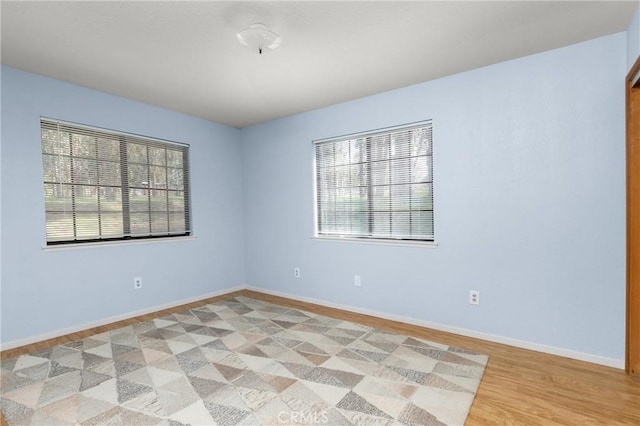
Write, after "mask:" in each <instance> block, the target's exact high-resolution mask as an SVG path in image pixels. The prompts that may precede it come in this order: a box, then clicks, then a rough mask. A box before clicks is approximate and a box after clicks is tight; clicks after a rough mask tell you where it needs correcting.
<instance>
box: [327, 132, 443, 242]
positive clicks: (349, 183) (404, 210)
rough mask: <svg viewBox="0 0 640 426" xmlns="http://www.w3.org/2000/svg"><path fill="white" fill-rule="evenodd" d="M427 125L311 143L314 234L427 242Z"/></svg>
mask: <svg viewBox="0 0 640 426" xmlns="http://www.w3.org/2000/svg"><path fill="white" fill-rule="evenodd" d="M432 139H433V138H432V125H431V122H430V121H428V122H421V123H416V124H412V125H407V126H402V127H395V128H393V129H386V130H379V131H375V132H370V133H364V134H359V135H356V136H348V137H342V138H335V139H330V140H323V141H318V142H316V143H315V166H316V209H317V211H316V219H317V222H316V233H317V235H318V236H320V237H322V236H325V237H329V236H340V237H354V238H379V239H402V240H420V241H433V240H434V231H433V174H432V170H433V166H432V163H433V161H432Z"/></svg>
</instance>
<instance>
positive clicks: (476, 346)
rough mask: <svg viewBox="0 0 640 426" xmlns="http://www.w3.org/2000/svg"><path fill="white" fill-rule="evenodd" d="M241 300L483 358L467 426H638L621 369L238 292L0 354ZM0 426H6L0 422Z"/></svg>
mask: <svg viewBox="0 0 640 426" xmlns="http://www.w3.org/2000/svg"><path fill="white" fill-rule="evenodd" d="M238 295H243V296H248V297H253V298H255V299H260V300H264V301H267V302H272V303H277V304H279V305H284V306H291V307H294V308H299V309H303V310H306V311H311V312H316V313H318V314H321V315H326V316H331V317H335V318H340V319H345V320H348V321H352V322H358V323H361V324H366V325H370V326H373V327H377V328H380V329H384V330H389V331H393V332H397V333H402V334H406V335H412V336H416V337H421V338H424V339H429V340H433V341H436V342H439V343H444V344H447V345H453V346H459V347H463V348H466V349H470V350H473V351H477V352H482V353H484V354H487V355H489V364H488V365H487V368H486V370H485V373H484V376H483V378H482V382H481V383H480V387H479V389H478V393H477V395H476V398H475V401H474V402H473V405H472V407H471V412H470V413H469V417H468V419H467V422H466V424H467V425H545V426H546V425H607V426H609V425H635V426H638V425H640V377H637V376H636V377H634V376H628V375H626V374H625V373H624V372H623V371H622V370H617V369H614V368H609V367H603V366H599V365H595V364H590V363H586V362H582V361H575V360H571V359H567V358H562V357H558V356H553V355H546V354H542V353H539V352H533V351H528V350H525V349H518V348H514V347H511V346H506V345H501V344H498V343H492V342H487V341H484V340H479V339H473V338H470V337H463V336H458V335H455V334H450V333H445V332H441V331H435V330H431V329H427V328H423V327H417V326H413V325H408V324H404V323H400V322H395V321H389V320H384V319H380V318H376V317H371V316H367V315H361V314H356V313H352V312H347V311H342V310H338V309H333V308H327V307H324V306H320V305H313V304H309V303H305V302H299V301H295V300H291V299H285V298H281V297H275V296H270V295H266V294H263V293H257V292H254V291H249V290H242V291H238V292H233V293H229V294H226V295H224V296H219V297H215V298H211V299H206V300H202V301H199V302H195V303H190V304H187V305H182V306H179V307H176V308H172V309H166V310H163V311H158V312H156V313H153V314H148V315H143V316H140V317H136V318H132V319H129V320H125V321H119V322H117V323H113V324H109V325H106V326H102V327H96V328H93V329H90V330H86V331H83V332H79V333H73V334H70V335H67V336H64V337H59V338H56V339H51V340H47V341H43V342H39V343H35V344H32V345H28V346H24V347H20V348H15V349H11V350H7V351H3V352H0V358H11V357H14V356H17V355H21V354H24V353H29V352H33V351H36V350H39V349H43V348H45V347H49V346H53V345H57V344H60V343H65V342H68V341H73V340H77V339H82V338H85V337H88V336H91V335H92V334H96V333H103V332H105V331H108V330H111V329H115V328H119V327H123V326H126V325H128V324H131V323H134V322H137V321H146V320H149V319H152V318H156V317H159V316H163V315H167V314H169V313H173V312H179V311H182V310H185V309H188V308H193V307H196V306H199V305H202V304H206V303H213V302H216V301H219V300H222V299H225V298H229V297H233V296H238ZM0 423H1V424H2V425H6V423H5V421H4V419H2V418H1V417H0Z"/></svg>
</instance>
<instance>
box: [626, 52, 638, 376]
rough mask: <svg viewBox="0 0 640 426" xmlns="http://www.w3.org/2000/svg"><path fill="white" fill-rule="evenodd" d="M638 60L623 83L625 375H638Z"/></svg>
mask: <svg viewBox="0 0 640 426" xmlns="http://www.w3.org/2000/svg"><path fill="white" fill-rule="evenodd" d="M639 73H640V57H638V59H637V60H636V62H635V64H634V65H633V66H632V67H631V71H629V74H628V75H627V78H626V80H625V88H626V89H625V95H626V127H627V136H626V138H627V142H626V167H627V173H626V177H627V182H626V189H627V191H626V192H627V233H626V235H627V309H626V311H627V315H626V362H625V371H626V372H627V374H632V375H638V376H640V81H639V80H638V79H636V81H635V85H634V84H633V83H634V81H633V80H634V77H636V76H638V74H639Z"/></svg>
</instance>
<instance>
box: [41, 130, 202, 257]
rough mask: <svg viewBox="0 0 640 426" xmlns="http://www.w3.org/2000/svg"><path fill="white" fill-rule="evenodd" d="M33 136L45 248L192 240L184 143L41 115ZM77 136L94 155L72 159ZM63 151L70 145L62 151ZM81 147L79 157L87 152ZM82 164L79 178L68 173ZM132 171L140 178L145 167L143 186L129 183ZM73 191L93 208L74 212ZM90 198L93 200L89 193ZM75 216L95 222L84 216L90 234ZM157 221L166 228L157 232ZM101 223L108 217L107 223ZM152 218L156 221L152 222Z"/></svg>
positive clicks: (187, 153) (186, 153)
mask: <svg viewBox="0 0 640 426" xmlns="http://www.w3.org/2000/svg"><path fill="white" fill-rule="evenodd" d="M40 131H41V144H42V151H41V152H42V153H41V157H42V162H43V184H44V194H43V195H44V205H45V216H46V217H45V224H46V227H47V230H46V232H45V241H46V247H45V248H62V247H72V246H85V247H87V246H92V245H96V244H105V243H109V244H114V243H118V244H128V243H133V242H144V241H163V240H167V239H174V238H176V237H182V238H184V237H187V238H193V237H192V221H191V197H190V184H189V145H188V144H183V143H179V142H174V141H167V140H162V139H157V138H151V137H147V136H140V135H135V134H131V133H125V132H120V131H113V130H109V129H104V128H98V127H94V126H87V125H83V124H77V123H72V122H65V121H61V120H56V119H51V118H46V117H41V119H40ZM45 134H46V136H45ZM56 135H57V136H56ZM60 135H66V137H67V138H68V142H67V141H64V140H61V141H55V140H54V138H56V137H57V138H62V137H61V136H60ZM72 135H74V136H73V137H72ZM72 138H78V139H72ZM82 138H84V141H91V139H94V140H93V141H91V146H95V152H94V153H91V154H87V153H84V152H83V153H74V148H73V147H74V146H75V144H79V145H78V149H79V150H80V146H81V145H82V142H81V141H82V140H83V139H82ZM45 140H46V142H45ZM85 143H89V142H85ZM105 144H107V145H105ZM108 144H111V148H108V149H109V150H108V153H101V151H102V150H104V149H105V148H104V147H105V146H108ZM67 146H69V150H68V151H67ZM116 146H117V148H115V147H116ZM101 147H102V150H101ZM133 148H137V150H138V151H140V152H142V153H143V154H144V157H143V158H146V159H143V160H140V159H136V158H135V157H134V158H132V157H131V155H133V154H132V153H129V150H130V149H133ZM84 149H85V151H86V149H87V148H86V147H85V148H84ZM116 151H117V152H116ZM87 152H88V151H87ZM104 152H107V151H104ZM133 152H135V151H133ZM152 153H155V154H156V157H152V156H151V155H152ZM94 155H95V157H94ZM152 158H155V159H152ZM163 161H164V164H163V163H162V162H163ZM76 162H77V163H76ZM83 162H84V169H83V175H82V177H79V176H80V175H78V173H79V172H77V169H76V171H74V164H81V163H83ZM65 167H66V169H65ZM136 167H137V168H138V169H140V170H143V172H142V173H144V169H145V168H146V172H147V174H146V176H147V180H146V182H142V180H141V182H137V181H135V180H134V178H133V177H132V175H135V173H133V172H132V170H133V169H134V168H136ZM152 171H155V172H156V174H155V175H153V176H159V178H158V182H156V183H154V182H155V181H156V179H153V182H152V179H151V178H150V176H152V174H151V173H152ZM105 173H106V175H105ZM157 173H160V174H159V175H158V174H157ZM117 177H119V179H118V178H117ZM105 179H106V180H105ZM163 179H164V180H163ZM141 185H142V186H141ZM145 185H146V186H145ZM92 188H93V189H92ZM56 189H57V192H58V193H61V194H67V196H66V197H65V196H64V195H63V196H62V197H59V200H58V201H55V199H52V200H51V201H49V198H48V195H47V194H49V193H53V192H56ZM80 191H84V192H83V193H87V192H89V193H91V194H90V195H89V197H90V198H89V199H91V198H92V197H95V199H96V201H97V207H96V208H95V209H91V207H90V208H88V209H87V207H80V204H76V203H75V202H74V201H75V200H76V199H77V197H78V196H77V195H75V194H77V193H79V192H80ZM132 191H133V192H132ZM94 192H95V195H92V194H93V193H94ZM105 193H108V194H111V195H112V197H111V199H110V200H107V198H108V197H107V196H106V195H105ZM138 193H140V194H142V196H143V198H144V197H145V195H144V194H146V197H147V198H148V203H147V204H146V205H147V206H148V208H147V209H146V210H145V209H144V208H143V207H144V206H145V203H144V200H142V204H141V203H140V202H138V201H140V200H137V201H135V202H134V201H133V199H132V197H134V196H136V198H140V197H139V196H138V195H140V194H138ZM68 194H74V195H72V196H71V200H72V201H69V198H68ZM113 194H116V196H113ZM117 194H119V195H117ZM85 195H86V194H85ZM49 197H51V195H49ZM100 200H103V201H102V202H103V203H104V205H105V207H106V206H107V204H108V203H109V202H110V204H111V206H110V207H111V208H112V210H111V211H110V210H107V208H101V201H100ZM162 200H166V206H165V201H162ZM158 201H159V202H160V204H158ZM70 203H71V204H70ZM59 205H61V206H62V207H59ZM158 206H160V207H162V208H159V207H158ZM118 207H119V208H120V209H119V210H118ZM60 209H62V210H60ZM56 215H57V216H56ZM82 215H85V217H86V215H89V216H90V217H91V218H93V217H94V216H91V215H95V217H97V218H98V219H97V221H98V225H97V231H96V230H95V227H93V225H87V226H89V228H82V227H81V226H82V225H79V224H78V223H79V222H80V220H79V218H80V217H81V216H82ZM146 215H148V227H147V229H144V224H145V220H146V219H145V218H144V216H146ZM163 216H166V229H161V228H162V226H158V225H157V224H162V220H163ZM54 217H60V218H64V219H56V220H57V222H58V223H54V222H55V220H54V219H53V218H54ZM108 217H109V218H111V219H110V220H107V218H108ZM119 217H121V223H120V225H121V228H120V227H119V226H120V225H117V222H118V219H117V218H119ZM50 218H51V219H50ZM69 218H71V221H70V219H69ZM156 218H159V220H160V221H159V222H158V221H157V219H156ZM176 219H177V221H176ZM91 220H93V219H91ZM140 220H142V222H141V221H140ZM154 221H155V222H154ZM172 221H173V223H172ZM85 222H86V220H85ZM103 222H104V226H103ZM109 226H111V229H109ZM56 227H57V228H58V229H60V230H61V231H60V233H57V232H56ZM172 228H173V229H172ZM87 229H90V230H87Z"/></svg>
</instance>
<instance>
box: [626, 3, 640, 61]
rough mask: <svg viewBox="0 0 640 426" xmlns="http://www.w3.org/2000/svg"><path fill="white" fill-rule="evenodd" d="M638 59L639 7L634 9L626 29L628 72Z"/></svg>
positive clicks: (639, 50)
mask: <svg viewBox="0 0 640 426" xmlns="http://www.w3.org/2000/svg"><path fill="white" fill-rule="evenodd" d="M638 57H640V6H639V7H637V8H636V13H635V14H634V15H633V19H632V20H631V23H630V24H629V28H627V69H628V70H630V69H631V67H632V66H633V64H634V63H635V62H636V61H637V60H638Z"/></svg>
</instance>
